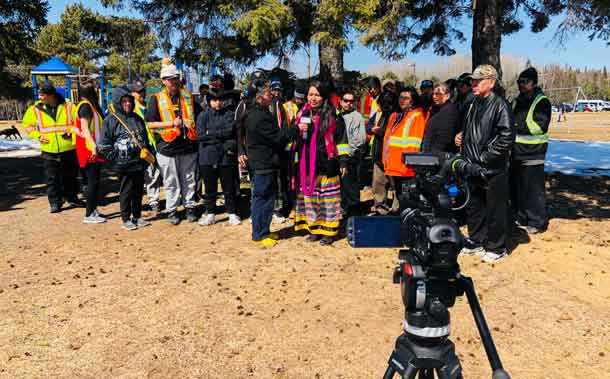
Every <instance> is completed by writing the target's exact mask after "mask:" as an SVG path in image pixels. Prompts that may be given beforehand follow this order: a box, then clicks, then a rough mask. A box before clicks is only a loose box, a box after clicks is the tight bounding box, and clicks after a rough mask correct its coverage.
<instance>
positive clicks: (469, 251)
mask: <svg viewBox="0 0 610 379" xmlns="http://www.w3.org/2000/svg"><path fill="white" fill-rule="evenodd" d="M485 253H486V251H485V248H484V247H483V246H476V247H463V248H462V250H461V251H460V254H462V255H476V256H478V257H482V256H484V255H485Z"/></svg>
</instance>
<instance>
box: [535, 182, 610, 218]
mask: <svg viewBox="0 0 610 379" xmlns="http://www.w3.org/2000/svg"><path fill="white" fill-rule="evenodd" d="M609 188H610V177H607V176H572V175H566V174H561V173H549V174H547V176H546V203H547V209H548V213H549V218H561V219H568V220H578V219H583V218H588V219H593V220H602V219H608V218H610V191H609Z"/></svg>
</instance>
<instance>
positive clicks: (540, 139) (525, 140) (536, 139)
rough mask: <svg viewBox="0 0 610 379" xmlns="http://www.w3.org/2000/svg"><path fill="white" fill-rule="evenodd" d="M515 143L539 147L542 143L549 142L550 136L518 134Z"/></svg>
mask: <svg viewBox="0 0 610 379" xmlns="http://www.w3.org/2000/svg"><path fill="white" fill-rule="evenodd" d="M515 142H517V143H522V144H526V145H539V144H541V143H547V142H549V135H548V133H547V134H543V135H538V136H530V135H525V134H517V137H516V138H515Z"/></svg>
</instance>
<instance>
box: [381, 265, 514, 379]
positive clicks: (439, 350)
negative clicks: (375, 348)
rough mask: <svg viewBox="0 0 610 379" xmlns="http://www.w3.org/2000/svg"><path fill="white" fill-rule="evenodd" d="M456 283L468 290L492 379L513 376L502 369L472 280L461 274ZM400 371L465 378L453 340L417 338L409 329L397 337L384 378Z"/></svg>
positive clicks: (424, 377) (423, 377)
mask: <svg viewBox="0 0 610 379" xmlns="http://www.w3.org/2000/svg"><path fill="white" fill-rule="evenodd" d="M455 284H456V285H457V287H458V288H460V289H461V290H463V291H464V292H465V293H466V297H467V299H468V304H469V305H470V310H471V312H472V315H473V317H474V320H475V323H476V325H477V329H478V330H479V335H480V336H481V340H482V342H483V346H484V347H485V352H486V354H487V358H488V360H489V364H490V365H491V368H492V370H493V374H492V379H510V376H509V375H508V373H507V372H506V371H505V370H504V369H503V368H502V362H500V357H499V356H498V352H497V351H496V347H495V345H494V343H493V339H492V338H491V333H490V332H489V328H488V327H487V322H486V321H485V316H484V315H483V311H482V310H481V305H480V304H479V300H478V299H477V295H476V292H475V290H474V284H473V282H472V279H470V278H469V277H465V276H459V278H458V279H457V280H456V283H455ZM396 373H398V374H399V375H400V377H401V378H404V379H415V377H416V375H417V374H419V378H418V379H433V378H434V373H436V376H437V378H438V379H462V378H463V376H462V367H461V365H460V362H459V360H458V357H457V355H456V354H455V345H454V344H453V342H451V341H450V340H449V339H448V338H447V337H442V338H439V337H435V338H425V337H424V338H421V337H417V338H414V337H413V336H411V335H410V334H409V333H408V332H406V333H403V334H402V335H401V336H400V337H398V338H397V339H396V346H395V348H394V351H393V352H392V354H391V355H390V359H389V361H388V368H387V369H386V371H385V374H384V375H383V379H393V378H394V375H395V374H396Z"/></svg>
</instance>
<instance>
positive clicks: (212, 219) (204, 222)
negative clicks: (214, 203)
mask: <svg viewBox="0 0 610 379" xmlns="http://www.w3.org/2000/svg"><path fill="white" fill-rule="evenodd" d="M215 223H216V216H215V215H214V213H206V214H204V215H203V216H201V218H200V219H199V225H201V226H209V225H214V224H215Z"/></svg>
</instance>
